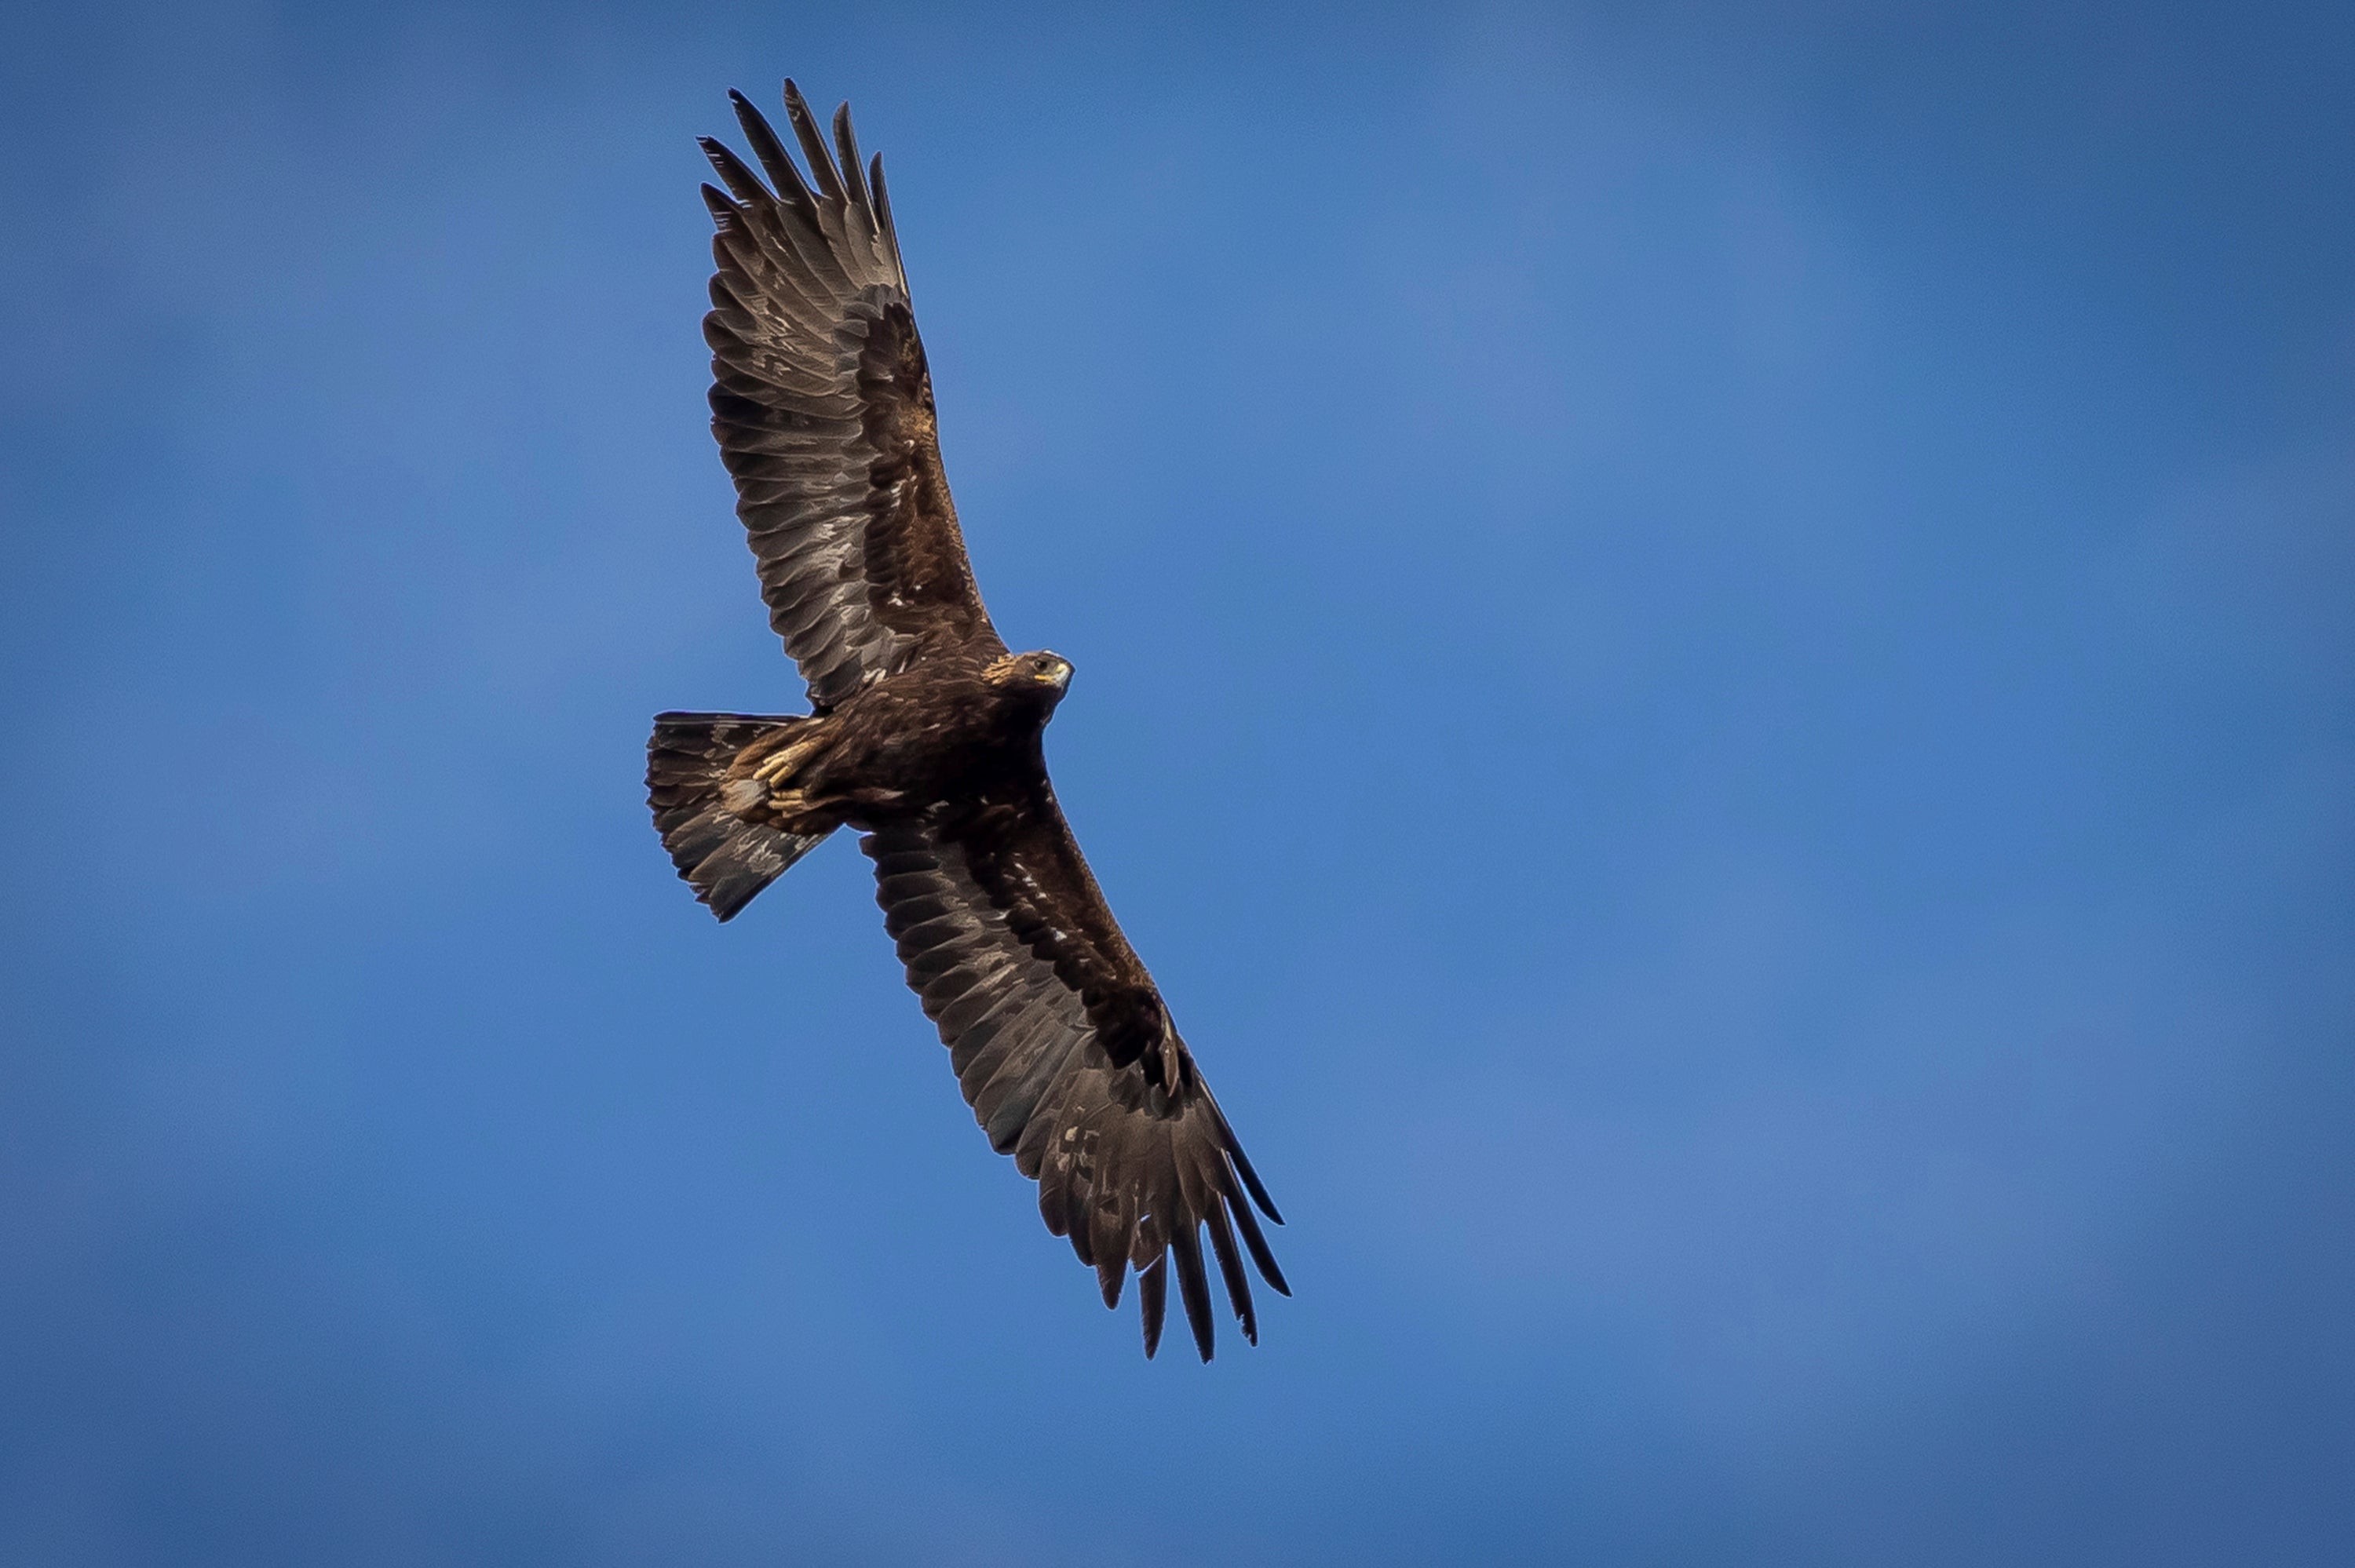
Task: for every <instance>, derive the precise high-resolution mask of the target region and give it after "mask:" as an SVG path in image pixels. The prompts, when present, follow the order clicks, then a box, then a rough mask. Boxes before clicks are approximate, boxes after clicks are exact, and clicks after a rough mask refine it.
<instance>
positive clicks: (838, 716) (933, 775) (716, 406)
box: [646, 81, 1291, 1361]
mask: <svg viewBox="0 0 2355 1568" xmlns="http://www.w3.org/2000/svg"><path fill="white" fill-rule="evenodd" d="M730 98H731V99H732V100H733V101H734V103H735V105H736V115H737V118H738V120H739V121H740V122H741V123H742V125H743V128H744V134H745V137H746V139H747V141H749V142H750V143H751V148H752V153H753V155H754V156H755V157H756V158H757V159H758V160H759V162H760V164H761V166H762V169H764V170H765V171H766V172H767V175H768V180H767V182H766V183H763V182H762V179H761V177H760V176H759V175H755V174H754V173H753V172H752V171H751V168H749V167H748V166H746V164H744V163H743V162H742V161H741V159H739V158H738V157H737V156H736V154H733V153H731V152H730V151H729V150H728V149H727V148H726V147H724V146H722V145H720V144H719V143H717V142H713V141H709V140H706V141H705V142H704V143H703V150H704V153H705V154H706V155H707V156H709V158H710V160H711V163H712V166H713V167H714V168H716V169H718V170H719V177H720V179H721V181H722V182H724V183H725V184H726V185H727V187H728V188H727V190H726V191H725V192H722V191H719V190H717V189H714V188H713V187H712V186H709V185H706V186H705V187H704V189H703V195H704V200H705V201H706V203H707V204H708V205H709V207H710V208H711V213H712V217H713V219H714V220H715V221H716V222H717V224H718V225H719V233H718V235H717V236H716V237H715V238H714V239H713V241H712V253H713V256H714V257H715V258H716V259H717V260H718V263H719V270H718V271H717V272H716V273H715V274H714V275H713V277H712V280H711V304H712V310H711V313H710V314H709V315H708V316H706V317H705V318H704V325H703V334H704V338H705V340H706V341H707V342H708V343H709V344H710V345H711V368H712V388H711V413H712V419H711V429H712V433H713V434H714V435H716V436H717V437H718V438H719V450H720V455H721V457H722V458H723V459H724V460H725V461H726V462H727V465H728V471H729V472H730V474H731V475H733V476H734V478H735V481H736V495H737V503H736V514H737V515H738V516H739V517H741V519H742V520H743V523H744V526H745V529H746V531H747V534H748V535H749V537H750V540H751V546H752V554H753V557H754V559H755V560H756V561H757V562H758V564H759V568H760V576H761V592H762V598H763V599H766V600H767V601H768V605H769V624H770V625H771V626H773V627H774V628H775V629H776V631H777V633H778V635H779V636H781V637H783V639H784V642H785V649H786V651H787V652H789V653H791V654H792V655H793V657H794V661H795V662H796V663H798V664H799V665H800V667H801V673H802V675H803V678H804V679H805V680H806V681H807V682H808V683H809V693H810V701H811V704H812V705H813V707H814V709H815V711H814V712H812V713H811V714H809V715H805V716H782V715H751V714H685V713H674V714H664V715H661V716H659V717H658V718H656V719H655V733H654V738H653V740H652V741H651V742H650V743H649V744H648V747H647V762H646V791H647V798H648V800H649V803H650V804H651V805H652V806H653V808H654V813H655V827H656V828H657V829H658V830H659V831H660V832H661V833H662V838H663V844H664V846H665V847H666V849H668V850H669V851H670V853H671V858H672V860H673V861H674V862H675V863H677V866H678V871H679V874H680V875H681V876H682V877H684V878H686V880H687V883H688V884H689V885H692V886H693V887H694V889H695V892H696V896H697V897H698V898H700V899H702V900H703V901H704V903H706V904H708V905H709V906H710V907H711V910H712V912H713V913H714V914H716V915H717V916H719V918H720V919H722V920H726V919H728V918H730V916H734V915H735V914H736V912H737V911H738V910H740V909H741V908H742V907H743V906H745V905H746V904H747V903H748V902H750V901H751V898H752V897H753V895H756V894H758V893H759V892H760V891H761V889H762V888H763V887H766V886H767V885H769V884H770V883H771V882H773V881H774V880H775V879H776V878H777V877H778V876H780V875H782V874H783V873H784V871H785V869H786V868H787V867H789V866H791V865H792V864H793V863H794V862H795V861H796V860H798V859H800V858H801V857H802V856H803V855H804V854H806V853H809V851H810V850H811V849H813V848H815V846H816V845H817V844H818V843H819V842H821V841H822V840H824V839H825V837H826V835H827V834H828V833H831V832H833V831H834V830H835V829H837V828H838V827H844V826H848V827H852V828H855V829H857V830H858V831H859V832H861V833H863V834H864V835H865V836H864V838H863V839H862V841H861V846H862V847H863V848H864V849H865V850H866V852H867V853H868V856H869V858H871V859H872V860H873V861H874V862H875V878H876V901H877V902H878V903H879V904H880V905H881V906H882V908H883V924H884V928H885V929H886V930H887V931H889V932H890V935H891V937H892V938H894V940H896V941H897V943H898V944H899V950H900V961H901V962H902V963H903V964H905V965H906V967H907V971H908V984H909V986H910V987H911V989H912V990H913V991H915V992H916V994H917V995H918V996H919V997H921V998H922V1001H923V1006H924V1012H925V1014H926V1016H928V1017H930V1018H931V1019H932V1022H933V1023H934V1024H935V1025H937V1026H938V1028H939V1030H940V1036H941V1040H942V1043H943V1044H945V1045H947V1046H948V1048H949V1060H950V1064H951V1065H952V1066H954V1068H955V1070H956V1075H957V1082H958V1084H959V1086H961V1087H962V1088H963V1089H964V1097H965V1103H966V1104H968V1105H970V1106H972V1107H973V1109H974V1114H975V1118H977V1119H978V1120H979V1121H980V1122H981V1125H982V1127H983V1128H984V1130H985V1131H986V1132H987V1133H988V1135H989V1141H990V1144H991V1146H992V1147H993V1148H995V1149H996V1150H998V1152H1000V1153H1002V1154H1011V1155H1012V1156H1013V1157H1014V1160H1015V1164H1016V1166H1017V1167H1018V1169H1019V1170H1020V1171H1022V1173H1023V1174H1024V1175H1026V1176H1028V1177H1031V1178H1034V1179H1035V1180H1036V1181H1038V1182H1039V1213H1041V1214H1042V1215H1043V1216H1044V1217H1045V1219H1046V1222H1047V1228H1048V1229H1049V1230H1050V1231H1052V1232H1053V1233H1054V1234H1057V1235H1061V1236H1068V1237H1070V1238H1071V1246H1072V1249H1073V1250H1074V1251H1075V1252H1077V1253H1078V1254H1079V1256H1080V1261H1081V1262H1082V1263H1085V1264H1088V1265H1090V1266H1092V1267H1093V1268H1094V1269H1095V1271H1096V1277H1097V1281H1098V1284H1099V1285H1100V1287H1102V1289H1103V1298H1104V1304H1105V1305H1106V1306H1108V1307H1109V1306H1114V1305H1116V1304H1117V1303H1118V1301H1119V1298H1120V1293H1121V1286H1122V1282H1123V1281H1124V1279H1125V1277H1126V1276H1127V1271H1128V1270H1129V1269H1130V1268H1132V1267H1134V1268H1135V1270H1136V1271H1137V1294H1138V1297H1139V1299H1140V1303H1141V1305H1142V1308H1143V1313H1144V1319H1145V1353H1146V1355H1148V1356H1149V1355H1151V1354H1152V1353H1153V1352H1154V1351H1155V1349H1156V1347H1157V1346H1158V1345H1159V1343H1160V1339H1161V1326H1162V1317H1163V1312H1164V1308H1165V1306H1166V1303H1167V1295H1168V1271H1169V1260H1170V1258H1171V1257H1173V1256H1174V1257H1175V1258H1176V1260H1177V1288H1178V1296H1179V1298H1180V1299H1181V1300H1182V1301H1183V1302H1184V1304H1185V1308H1186V1317H1187V1320H1188V1323H1189V1325H1190V1326H1191V1327H1192V1329H1193V1333H1194V1342H1195V1344H1196V1346H1197V1347H1198V1348H1199V1350H1200V1351H1201V1354H1202V1359H1203V1360H1205V1361H1208V1360H1209V1357H1210V1351H1211V1344H1212V1324H1211V1311H1210V1291H1209V1277H1208V1274H1207V1271H1206V1269H1205V1267H1204V1263H1203V1257H1202V1246H1201V1233H1202V1231H1203V1230H1204V1229H1205V1228H1207V1229H1208V1230H1209V1235H1210V1248H1211V1252H1212V1255H1214V1256H1215V1258H1216V1259H1217V1262H1218V1265H1219V1269H1220V1274H1221V1275H1222V1277H1224V1279H1225V1283H1226V1289H1227V1297H1228V1299H1229V1302H1230V1303H1231V1305H1232V1307H1233V1308H1234V1311H1235V1315H1236V1317H1237V1318H1238V1319H1241V1324H1242V1330H1243V1337H1244V1338H1245V1339H1247V1340H1252V1341H1254V1342H1256V1340H1258V1337H1259V1330H1258V1322H1257V1319H1256V1317H1255V1315H1254V1313H1253V1310H1252V1297H1251V1282H1250V1277H1249V1275H1248V1273H1247V1272H1246V1271H1245V1269H1244V1267H1243V1262H1242V1254H1243V1253H1244V1252H1248V1253H1249V1254H1250V1255H1251V1260H1252V1263H1253V1264H1254V1265H1256V1266H1257V1267H1258V1269H1259V1272H1260V1274H1261V1275H1262V1276H1263V1277H1264V1278H1265V1279H1266V1280H1267V1282H1268V1283H1269V1284H1270V1285H1273V1287H1275V1288H1276V1289H1277V1290H1279V1291H1282V1292H1284V1294H1286V1295H1289V1294H1290V1293H1291V1292H1290V1290H1289V1288H1288V1287H1286V1286H1285V1284H1284V1275H1283V1273H1282V1271H1281V1270H1279V1269H1278V1268H1277V1267H1276V1265H1275V1258H1274V1256H1273V1254H1271V1253H1270V1252H1269V1250H1268V1245H1267V1241H1266V1238H1265V1237H1264V1236H1263V1234H1261V1231H1260V1228H1259V1223H1258V1221H1257V1219H1256V1218H1255V1217H1254V1216H1253V1214H1252V1204H1253V1203H1254V1202H1256V1203H1257V1204H1258V1206H1259V1207H1260V1208H1261V1209H1262V1210H1263V1211H1264V1212H1265V1213H1266V1214H1267V1216H1268V1217H1269V1218H1270V1219H1272V1220H1275V1221H1277V1223H1279V1224H1281V1223H1282V1220H1281V1217H1280V1216H1279V1215H1278V1214H1277V1213H1276V1212H1275V1208H1274V1205H1273V1204H1272V1203H1271V1202H1269V1201H1268V1197H1267V1193H1266V1192H1265V1190H1264V1189H1263V1187H1262V1186H1261V1184H1260V1181H1259V1178H1258V1176H1257V1175H1256V1174H1255V1173H1254V1172H1253V1171H1252V1167H1251V1161H1250V1160H1247V1159H1245V1158H1244V1156H1243V1151H1242V1146H1241V1144H1240V1143H1238V1142H1237V1141H1236V1139H1235V1135H1234V1132H1233V1129H1232V1128H1230V1127H1229V1126H1228V1125H1227V1120H1226V1118H1225V1117H1224V1116H1222V1115H1221V1114H1220V1110H1219V1104H1218V1101H1217V1100H1216V1099H1214V1098H1212V1097H1211V1095H1210V1089H1209V1085H1208V1084H1206V1083H1204V1082H1203V1081H1202V1075H1201V1073H1200V1070H1199V1068H1198V1067H1197V1066H1196V1065H1195V1063H1194V1058H1193V1055H1192V1054H1191V1053H1190V1052H1188V1050H1187V1048H1186V1043H1185V1041H1184V1040H1183V1039H1182V1038H1181V1037H1180V1036H1179V1035H1178V1033H1177V1026H1176V1024H1174V1023H1173V1022H1170V1018H1169V1010H1168V1008H1167V1006H1166V1005H1164V1003H1163V1002H1162V1000H1161V993H1160V991H1158V990H1156V988H1155V986H1154V984H1153V977H1152V976H1151V975H1149V974H1147V973H1146V969H1145V965H1144V964H1143V963H1142V962H1141V961H1140V960H1139V959H1137V956H1136V953H1135V949H1134V948H1130V946H1129V945H1128V938H1125V937H1124V936H1123V935H1122V934H1121V929H1120V927H1119V925H1118V923H1117V922H1115V921H1114V919H1113V917H1112V910H1111V909H1110V907H1109V906H1106V904H1105V903H1104V898H1103V892H1102V890H1101V889H1099V888H1098V887H1097V886H1096V880H1095V877H1094V876H1093V875H1092V874H1090V872H1089V871H1088V864H1087V862H1086V861H1085V860H1084V859H1082V857H1081V854H1080V846H1079V845H1078V843H1077V842H1074V841H1073V840H1072V837H1071V828H1070V827H1069V825H1068V824H1066V823H1065V822H1064V821H1063V813H1062V810H1061V809H1060V807H1058V806H1057V805H1056V803H1055V791H1054V789H1053V787H1052V786H1051V785H1050V783H1049V782H1048V779H1047V763H1046V755H1045V751H1044V749H1043V747H1042V745H1041V740H1042V736H1043V734H1044V731H1045V729H1046V725H1047V721H1048V719H1049V718H1050V716H1051V715H1053V713H1054V711H1055V705H1056V704H1057V703H1059V702H1060V701H1061V699H1062V695H1063V693H1064V691H1065V689H1066V688H1067V687H1068V685H1069V683H1070V681H1071V665H1070V664H1069V663H1067V662H1064V661H1063V660H1062V659H1060V658H1058V657H1057V656H1056V655H1054V654H1052V653H1044V652H1040V653H1022V654H1014V653H1009V652H1007V648H1006V644H1005V643H1004V642H1002V641H999V639H998V636H997V631H996V628H995V627H993V626H992V625H990V622H989V614H988V612H987V611H986V609H983V608H982V603H981V593H980V590H979V589H978V588H976V587H975V583H974V580H973V568H972V566H971V565H970V563H969V562H968V561H967V560H966V558H965V552H964V535H962V534H961V533H960V532H959V531H958V528H957V519H956V508H955V506H954V504H952V503H951V502H950V500H949V489H948V481H947V478H946V476H945V475H944V474H943V472H942V470H941V456H940V445H939V442H938V440H937V439H936V427H935V424H934V418H933V410H932V376H931V374H930V373H929V372H928V371H927V370H926V368H925V366H924V349H923V344H922V341H921V340H920V339H919V338H918V337H917V335H916V323H915V317H914V314H913V313H912V312H911V309H910V306H909V302H908V282H907V277H906V274H905V273H904V272H903V270H901V267H900V244H899V239H898V237H897V236H896V234H895V233H894V232H893V230H892V227H891V206H890V198H889V197H888V196H887V195H886V194H885V191H884V185H883V161H882V160H881V159H880V158H878V159H876V160H875V162H874V163H873V164H871V165H870V166H868V168H867V169H865V170H862V169H861V168H860V166H859V160H858V144H857V143H856V142H855V141H854V139H853V138H852V135H851V130H850V108H849V105H847V104H845V105H844V106H843V107H842V108H841V109H840V110H839V111H837V113H836V115H835V120H834V140H835V146H836V147H837V148H839V149H840V152H841V161H840V163H839V164H837V162H836V160H835V156H834V154H833V153H832V152H830V151H829V150H828V148H827V146H826V138H825V136H824V135H823V134H822V133H821V132H820V131H819V129H818V124H817V122H816V120H815V117H813V116H812V114H811V113H810V111H809V106H808V104H807V103H805V101H803V99H802V96H801V93H800V91H799V90H797V89H796V88H795V87H794V84H793V83H792V82H790V81H789V82H787V83H786V84H785V111H786V115H787V117H788V119H789V120H790V122H791V123H792V125H793V129H794V136H795V138H796V140H798V141H799V143H801V149H802V153H803V155H804V157H805V159H806V160H807V163H808V167H809V177H808V178H806V179H805V178H804V176H803V174H802V171H801V170H800V169H799V168H798V167H796V166H795V164H794V161H793V157H792V154H789V153H787V152H786V150H785V147H784V144H783V143H782V142H781V141H780V140H779V139H778V137H777V134H776V132H774V131H773V130H772V129H771V128H770V125H769V122H767V121H766V120H764V119H762V116H761V114H760V113H759V111H756V110H755V109H753V107H752V106H751V104H750V103H748V102H746V101H744V99H743V97H742V96H741V94H735V93H731V94H730ZM772 187H773V188H772ZM1239 1242H1240V1248H1239V1245H1238V1243H1239Z"/></svg>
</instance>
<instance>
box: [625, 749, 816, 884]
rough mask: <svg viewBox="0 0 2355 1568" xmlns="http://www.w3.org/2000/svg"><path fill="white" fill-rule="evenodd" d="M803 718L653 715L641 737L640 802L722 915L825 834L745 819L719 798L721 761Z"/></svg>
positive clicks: (724, 771)
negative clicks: (646, 736)
mask: <svg viewBox="0 0 2355 1568" xmlns="http://www.w3.org/2000/svg"><path fill="white" fill-rule="evenodd" d="M808 722H809V721H808V720H807V719H805V718H795V717H781V716H777V715H763V714H658V715H655V733H654V736H653V738H652V739H650V740H648V741H647V742H646V804H648V805H649V806H651V807H653V808H654V813H655V831H656V832H660V833H661V834H662V842H663V848H665V849H666V850H668V851H670V858H671V863H672V864H674V865H676V866H677V867H678V874H679V875H680V876H682V877H684V878H685V879H686V880H687V885H689V886H691V887H693V888H694V889H695V895H696V897H698V898H699V899H701V900H702V901H703V902H704V903H705V904H707V905H709V906H710V907H711V912H712V913H713V914H714V915H717V916H719V918H721V919H722V920H726V919H730V918H731V917H733V916H734V915H735V914H736V912H737V911H738V910H740V909H741V908H743V907H744V906H745V905H747V904H750V903H751V901H752V898H753V895H755V894H757V893H759V892H760V891H761V889H762V888H764V887H766V886H768V885H769V884H771V883H773V882H774V881H776V880H777V878H778V877H780V876H783V874H785V871H786V869H787V868H788V867H790V866H791V865H792V864H793V863H794V862H795V861H797V860H799V859H801V858H802V856H804V855H805V854H807V853H809V852H810V851H812V850H814V849H815V848H816V847H817V846H818V844H819V843H820V842H823V841H824V840H825V838H826V834H824V833H788V832H780V831H778V830H777V829H775V828H771V827H763V826H762V825H761V824H760V823H758V822H748V821H745V820H744V819H743V818H741V817H740V816H738V815H737V814H736V813H735V812H734V811H731V810H729V809H728V802H727V800H726V787H727V783H728V768H729V765H730V764H731V763H733V762H734V761H735V760H736V758H737V757H738V756H739V755H740V754H741V753H742V751H743V750H744V748H745V747H748V746H751V744H753V743H754V742H755V741H761V740H767V739H770V738H771V737H773V736H776V735H777V734H778V733H779V732H781V731H783V730H787V729H791V728H793V727H794V726H798V725H803V724H806V723H808Z"/></svg>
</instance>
